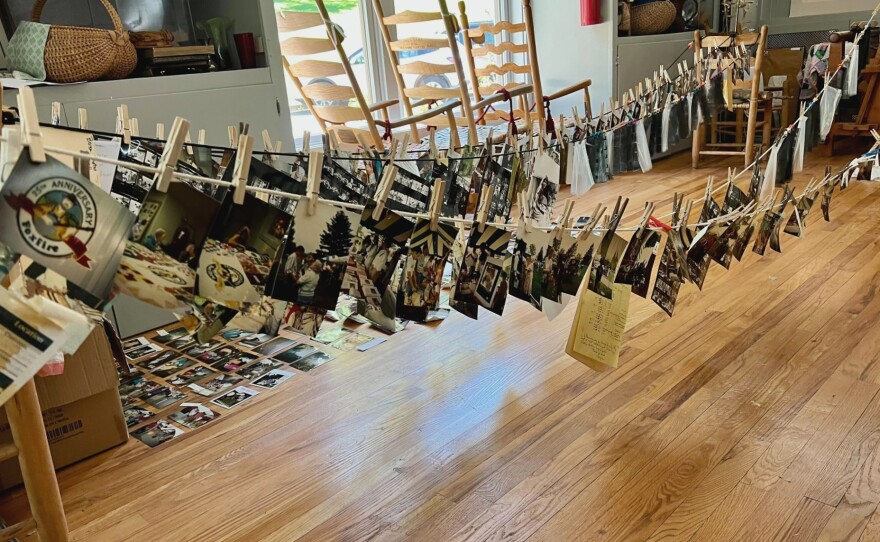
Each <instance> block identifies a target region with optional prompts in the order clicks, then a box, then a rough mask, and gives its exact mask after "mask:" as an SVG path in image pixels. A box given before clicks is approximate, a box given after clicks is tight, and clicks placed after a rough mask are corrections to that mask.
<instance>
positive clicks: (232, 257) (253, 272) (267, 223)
mask: <svg viewBox="0 0 880 542" xmlns="http://www.w3.org/2000/svg"><path fill="white" fill-rule="evenodd" d="M290 220H291V216H290V215H289V214H287V213H285V212H284V211H282V210H280V209H278V208H276V207H274V206H273V205H270V204H269V203H266V202H264V201H261V200H260V199H258V198H256V197H254V196H251V195H250V194H248V195H246V196H245V201H244V204H243V205H236V204H235V203H233V201H232V195H231V194H230V195H228V196H227V197H226V199H225V200H224V201H223V204H222V206H221V207H220V210H219V211H218V212H217V217H216V218H215V220H214V223H213V225H212V226H211V230H210V232H209V233H208V238H207V240H206V242H205V245H204V247H203V249H202V252H201V257H200V259H199V266H198V285H199V287H198V293H199V295H200V296H201V297H205V298H207V299H210V300H212V301H216V302H218V303H221V304H225V305H229V306H231V307H233V308H238V307H239V306H240V304H241V303H259V301H260V299H261V298H262V296H263V292H264V291H265V288H266V284H267V282H268V279H269V272H270V270H271V266H272V262H273V261H274V260H275V258H276V255H277V253H278V251H279V250H280V249H281V243H282V240H283V239H284V236H285V235H286V234H287V229H288V227H289V226H290Z"/></svg>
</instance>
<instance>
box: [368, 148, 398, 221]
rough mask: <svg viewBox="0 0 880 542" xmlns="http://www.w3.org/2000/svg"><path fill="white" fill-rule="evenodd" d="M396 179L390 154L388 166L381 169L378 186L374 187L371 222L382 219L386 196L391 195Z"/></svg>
mask: <svg viewBox="0 0 880 542" xmlns="http://www.w3.org/2000/svg"><path fill="white" fill-rule="evenodd" d="M396 178H397V166H395V165H394V155H393V154H392V155H391V159H390V161H389V162H388V164H386V165H385V167H384V168H382V178H381V179H380V180H379V186H377V187H376V195H375V196H374V198H373V199H374V200H375V201H376V207H375V208H374V209H373V220H379V219H381V218H382V211H384V210H385V202H386V201H388V194H390V193H391V188H392V187H393V186H394V179H396Z"/></svg>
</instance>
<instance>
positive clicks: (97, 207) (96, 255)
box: [0, 153, 134, 299]
mask: <svg viewBox="0 0 880 542" xmlns="http://www.w3.org/2000/svg"><path fill="white" fill-rule="evenodd" d="M7 167H8V166H7ZM132 224H134V218H133V217H132V215H131V213H130V212H129V211H128V210H127V209H125V208H124V207H123V206H122V205H120V204H119V203H118V202H116V201H115V200H114V199H113V198H111V197H110V196H108V195H107V193H106V192H104V191H103V190H101V188H100V187H99V186H96V185H94V184H92V183H91V182H90V181H89V180H88V179H86V178H85V177H83V176H82V175H80V174H78V173H77V172H75V171H73V170H72V169H70V168H68V167H67V166H65V165H64V164H62V163H61V162H59V161H57V160H55V159H54V158H52V157H51V156H49V157H47V160H46V162H45V163H37V164H35V163H32V162H31V160H30V158H29V156H28V153H22V154H21V156H20V157H19V159H18V162H16V164H15V166H14V167H13V168H12V171H11V172H10V174H9V178H8V180H6V182H5V183H4V184H3V187H2V191H0V242H2V243H3V244H5V245H6V246H7V247H9V249H11V250H13V251H15V252H16V253H18V254H21V255H23V256H27V257H28V258H30V259H32V260H33V261H35V262H37V263H39V264H41V265H44V266H46V267H47V268H48V269H51V270H52V271H55V272H56V273H58V274H60V275H62V276H63V277H65V278H66V279H67V280H69V281H70V282H72V283H73V284H75V285H77V286H78V287H80V288H82V289H84V290H85V291H87V292H88V293H89V294H91V295H93V296H95V297H98V298H100V299H107V298H108V297H109V296H110V294H111V287H112V286H113V277H114V276H115V275H116V269H117V268H118V267H119V262H120V259H121V258H122V252H123V250H124V249H125V240H126V237H127V235H128V231H129V230H130V229H131V226H132Z"/></svg>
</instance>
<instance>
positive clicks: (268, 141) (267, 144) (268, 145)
mask: <svg viewBox="0 0 880 542" xmlns="http://www.w3.org/2000/svg"><path fill="white" fill-rule="evenodd" d="M262 136H263V150H264V151H266V158H268V159H269V160H274V159H275V157H274V156H272V151H273V150H275V149H274V145H272V137H271V136H269V130H263V133H262Z"/></svg>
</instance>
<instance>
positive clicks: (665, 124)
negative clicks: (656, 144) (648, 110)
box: [660, 107, 672, 152]
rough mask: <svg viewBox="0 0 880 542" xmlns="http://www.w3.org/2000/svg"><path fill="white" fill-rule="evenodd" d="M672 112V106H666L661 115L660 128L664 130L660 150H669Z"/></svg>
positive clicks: (661, 135)
mask: <svg viewBox="0 0 880 542" xmlns="http://www.w3.org/2000/svg"><path fill="white" fill-rule="evenodd" d="M671 114H672V107H664V108H663V113H662V114H661V116H660V119H661V120H660V129H661V130H662V132H661V134H660V152H666V151H668V150H669V118H670V115H671Z"/></svg>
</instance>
